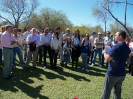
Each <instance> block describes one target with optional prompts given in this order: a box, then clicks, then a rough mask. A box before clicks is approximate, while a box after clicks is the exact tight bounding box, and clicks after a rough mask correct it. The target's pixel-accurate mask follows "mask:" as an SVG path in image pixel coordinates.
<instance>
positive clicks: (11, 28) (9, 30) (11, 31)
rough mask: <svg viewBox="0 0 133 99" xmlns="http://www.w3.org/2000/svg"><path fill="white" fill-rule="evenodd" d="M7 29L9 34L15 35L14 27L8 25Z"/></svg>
mask: <svg viewBox="0 0 133 99" xmlns="http://www.w3.org/2000/svg"><path fill="white" fill-rule="evenodd" d="M5 29H6V31H7V32H8V33H13V26H12V25H6V26H5Z"/></svg>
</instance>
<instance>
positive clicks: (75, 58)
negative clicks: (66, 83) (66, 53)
mask: <svg viewBox="0 0 133 99" xmlns="http://www.w3.org/2000/svg"><path fill="white" fill-rule="evenodd" d="M78 59H79V57H72V67H73V66H74V62H76V68H77V67H78Z"/></svg>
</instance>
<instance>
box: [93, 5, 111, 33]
mask: <svg viewBox="0 0 133 99" xmlns="http://www.w3.org/2000/svg"><path fill="white" fill-rule="evenodd" d="M92 14H93V15H94V16H95V17H97V19H98V20H102V22H103V23H104V32H105V35H106V27H107V21H108V20H109V19H110V17H109V14H108V13H107V11H106V10H104V9H103V8H101V7H93V8H92Z"/></svg>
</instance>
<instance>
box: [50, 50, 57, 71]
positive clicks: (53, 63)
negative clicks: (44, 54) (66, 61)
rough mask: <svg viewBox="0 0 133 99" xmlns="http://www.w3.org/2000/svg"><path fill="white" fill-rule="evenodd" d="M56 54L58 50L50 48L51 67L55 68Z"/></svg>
mask: <svg viewBox="0 0 133 99" xmlns="http://www.w3.org/2000/svg"><path fill="white" fill-rule="evenodd" d="M57 55H58V52H57V53H55V50H53V49H52V50H51V56H52V62H51V68H55V69H56V68H57V66H56V64H57Z"/></svg>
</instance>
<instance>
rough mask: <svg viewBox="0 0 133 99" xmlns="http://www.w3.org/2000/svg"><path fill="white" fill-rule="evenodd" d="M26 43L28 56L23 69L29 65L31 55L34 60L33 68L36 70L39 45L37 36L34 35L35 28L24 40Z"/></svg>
mask: <svg viewBox="0 0 133 99" xmlns="http://www.w3.org/2000/svg"><path fill="white" fill-rule="evenodd" d="M26 43H27V44H28V45H29V46H28V56H27V61H26V64H25V67H26V68H28V67H29V66H28V65H29V63H30V61H31V57H32V54H33V57H34V60H33V68H36V62H37V54H38V47H39V43H40V39H39V36H38V35H37V34H36V28H32V30H31V34H29V35H28V37H27V38H26Z"/></svg>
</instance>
